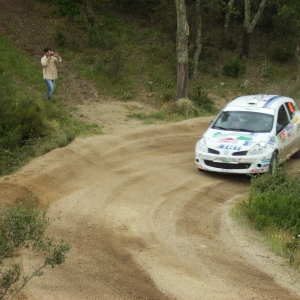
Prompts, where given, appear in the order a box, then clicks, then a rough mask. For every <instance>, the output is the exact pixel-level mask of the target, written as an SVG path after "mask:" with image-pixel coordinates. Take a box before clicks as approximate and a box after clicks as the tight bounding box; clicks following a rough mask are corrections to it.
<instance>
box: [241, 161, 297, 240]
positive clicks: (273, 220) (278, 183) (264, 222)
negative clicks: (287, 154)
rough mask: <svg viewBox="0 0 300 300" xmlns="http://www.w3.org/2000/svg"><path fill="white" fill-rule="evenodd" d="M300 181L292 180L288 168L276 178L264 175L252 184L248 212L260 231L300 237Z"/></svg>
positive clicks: (247, 206) (246, 206) (246, 207)
mask: <svg viewBox="0 0 300 300" xmlns="http://www.w3.org/2000/svg"><path fill="white" fill-rule="evenodd" d="M299 192H300V178H298V177H291V176H289V175H288V174H287V172H286V169H285V167H283V168H278V169H277V171H276V172H275V174H273V175H272V174H263V175H262V176H259V177H255V178H253V179H252V181H251V192H250V196H249V202H248V203H244V212H245V214H246V216H247V217H248V218H249V220H250V221H251V222H252V223H253V224H254V227H255V228H256V229H258V230H265V229H272V228H276V229H284V230H286V231H288V232H291V233H294V234H297V233H300V203H299V199H298V195H299Z"/></svg>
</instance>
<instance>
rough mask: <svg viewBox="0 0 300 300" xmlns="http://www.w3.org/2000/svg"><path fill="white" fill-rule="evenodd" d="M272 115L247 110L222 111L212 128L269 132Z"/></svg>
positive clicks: (271, 126)
mask: <svg viewBox="0 0 300 300" xmlns="http://www.w3.org/2000/svg"><path fill="white" fill-rule="evenodd" d="M273 120H274V116H273V115H270V114H264V113H259V112H249V111H223V112H222V113H221V114H220V115H219V117H218V119H217V120H216V121H215V122H214V124H213V126H212V128H214V129H223V130H233V131H249V132H270V131H271V130H272V128H273Z"/></svg>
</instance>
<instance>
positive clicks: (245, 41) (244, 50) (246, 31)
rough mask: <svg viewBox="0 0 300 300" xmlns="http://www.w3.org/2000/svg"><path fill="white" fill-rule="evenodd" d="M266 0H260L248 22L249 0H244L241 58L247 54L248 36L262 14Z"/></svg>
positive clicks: (248, 46)
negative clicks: (255, 11) (254, 13)
mask: <svg viewBox="0 0 300 300" xmlns="http://www.w3.org/2000/svg"><path fill="white" fill-rule="evenodd" d="M266 2H267V0H262V1H261V3H260V5H259V8H258V11H257V13H256V15H255V16H254V18H253V20H252V22H251V23H250V12H251V8H250V0H245V19H244V33H243V40H242V53H241V55H240V56H241V58H243V57H244V56H246V57H247V56H248V55H249V48H250V36H251V34H252V32H253V30H254V27H255V26H256V24H257V22H258V21H259V19H260V18H261V16H262V13H263V11H264V8H265V5H266Z"/></svg>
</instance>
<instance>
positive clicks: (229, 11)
mask: <svg viewBox="0 0 300 300" xmlns="http://www.w3.org/2000/svg"><path fill="white" fill-rule="evenodd" d="M233 4H234V0H229V2H228V4H227V10H226V16H225V24H224V31H225V35H227V34H228V27H229V23H230V19H231V12H232V7H233Z"/></svg>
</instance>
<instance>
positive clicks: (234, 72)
mask: <svg viewBox="0 0 300 300" xmlns="http://www.w3.org/2000/svg"><path fill="white" fill-rule="evenodd" d="M223 72H224V75H226V76H230V77H232V78H238V77H240V76H242V75H243V74H244V73H245V72H246V64H245V62H243V61H242V60H240V59H237V58H229V59H228V61H227V62H226V64H225V65H224V66H223Z"/></svg>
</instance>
